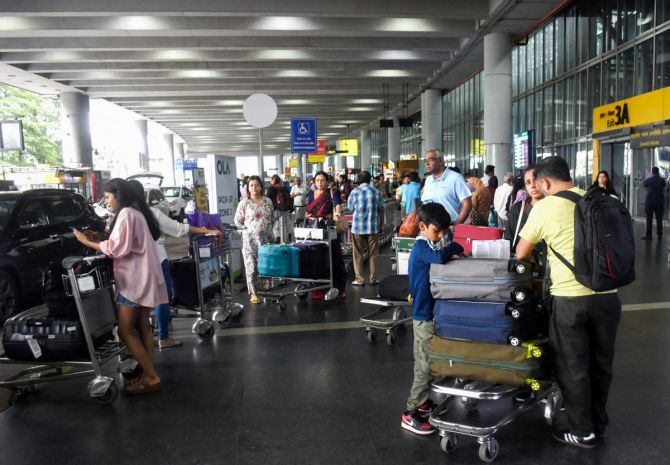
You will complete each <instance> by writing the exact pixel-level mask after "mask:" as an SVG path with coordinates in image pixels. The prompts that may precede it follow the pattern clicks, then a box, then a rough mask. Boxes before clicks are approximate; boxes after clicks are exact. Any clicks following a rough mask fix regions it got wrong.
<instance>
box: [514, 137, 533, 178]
mask: <svg viewBox="0 0 670 465" xmlns="http://www.w3.org/2000/svg"><path fill="white" fill-rule="evenodd" d="M534 136H535V131H534V130H530V131H526V132H522V133H521V134H514V169H516V170H522V169H525V168H526V167H527V166H528V165H532V164H534V163H535V144H534V139H535V137H534Z"/></svg>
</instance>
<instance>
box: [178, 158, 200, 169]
mask: <svg viewBox="0 0 670 465" xmlns="http://www.w3.org/2000/svg"><path fill="white" fill-rule="evenodd" d="M182 165H183V167H184V171H189V170H193V169H195V168H197V167H198V160H184V161H183V162H182Z"/></svg>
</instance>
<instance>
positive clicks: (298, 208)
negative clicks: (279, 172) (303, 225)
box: [291, 176, 309, 220]
mask: <svg viewBox="0 0 670 465" xmlns="http://www.w3.org/2000/svg"><path fill="white" fill-rule="evenodd" d="M308 191H309V189H307V187H305V186H303V185H302V179H300V178H299V177H298V176H296V177H295V178H293V186H292V187H291V197H292V198H293V210H294V211H295V219H296V220H301V219H303V218H304V217H305V206H306V205H307V193H308Z"/></svg>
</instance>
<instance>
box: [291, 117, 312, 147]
mask: <svg viewBox="0 0 670 465" xmlns="http://www.w3.org/2000/svg"><path fill="white" fill-rule="evenodd" d="M316 134H317V132H316V118H302V119H292V120H291V152H294V153H313V152H316V149H317V142H316Z"/></svg>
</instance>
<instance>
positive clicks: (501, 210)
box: [493, 171, 514, 229]
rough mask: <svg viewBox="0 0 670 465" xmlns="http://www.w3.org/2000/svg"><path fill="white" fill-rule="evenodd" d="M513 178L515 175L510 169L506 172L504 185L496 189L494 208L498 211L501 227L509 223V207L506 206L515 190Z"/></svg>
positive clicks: (499, 225)
mask: <svg viewBox="0 0 670 465" xmlns="http://www.w3.org/2000/svg"><path fill="white" fill-rule="evenodd" d="M513 178H514V176H513V175H512V173H510V172H509V171H508V172H507V173H505V177H504V178H503V183H502V186H500V187H499V188H498V189H496V193H495V195H494V196H493V208H494V209H495V211H496V213H498V227H499V228H500V229H505V226H506V225H507V208H505V207H506V205H507V200H509V196H510V195H511V194H512V190H514V188H513V187H512V179H513Z"/></svg>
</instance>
